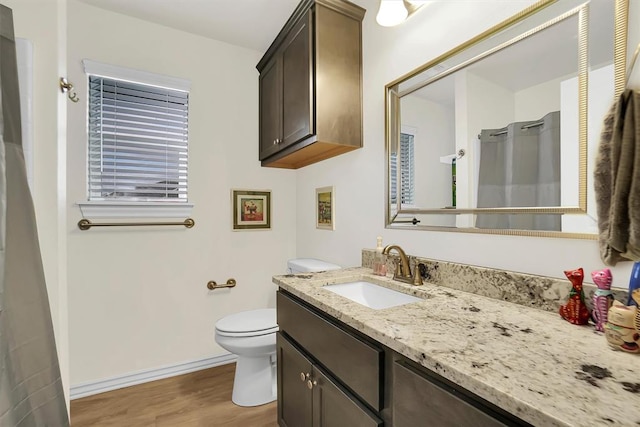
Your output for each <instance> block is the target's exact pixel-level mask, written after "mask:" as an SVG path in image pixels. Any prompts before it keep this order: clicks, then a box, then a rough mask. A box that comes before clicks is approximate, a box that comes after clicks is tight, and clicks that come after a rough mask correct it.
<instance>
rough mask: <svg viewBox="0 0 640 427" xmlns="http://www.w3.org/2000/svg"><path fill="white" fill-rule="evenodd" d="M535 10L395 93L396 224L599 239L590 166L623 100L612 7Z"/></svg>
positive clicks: (392, 166)
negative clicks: (618, 93)
mask: <svg viewBox="0 0 640 427" xmlns="http://www.w3.org/2000/svg"><path fill="white" fill-rule="evenodd" d="M549 3H552V4H551V6H547V5H548V4H549ZM542 6H547V7H544V8H543V7H542ZM569 6H570V7H569ZM530 11H531V12H536V13H529V14H528V15H526V19H523V20H520V21H518V22H516V24H515V25H511V26H506V27H505V26H504V25H503V26H500V25H499V26H497V27H496V28H497V30H495V31H494V33H493V34H492V35H491V36H490V37H488V38H484V39H481V40H479V41H476V42H474V43H473V44H471V46H470V47H466V48H464V45H463V48H458V49H454V50H453V51H452V52H450V53H448V54H445V55H443V57H441V58H439V59H437V60H435V61H432V63H429V64H427V65H426V66H425V67H423V68H421V69H419V70H418V71H416V72H414V73H410V74H409V76H408V77H406V78H401V79H399V80H398V81H396V82H393V83H391V84H389V85H388V86H387V125H388V126H387V139H388V147H387V149H388V154H389V158H388V161H389V170H388V174H389V175H388V176H389V183H388V185H389V188H388V194H389V206H388V211H387V212H388V221H387V222H388V223H391V222H392V220H395V221H394V224H393V226H400V227H416V226H415V224H414V223H413V222H403V223H402V224H399V223H398V222H399V221H406V220H407V219H408V220H410V221H413V219H414V218H415V219H416V221H419V224H420V225H419V226H418V228H420V227H425V226H426V227H427V228H431V227H444V229H446V230H462V231H475V232H483V231H484V232H496V231H495V230H505V232H506V233H508V234H517V233H514V232H513V231H512V230H527V231H542V232H553V233H555V234H559V233H556V232H562V234H563V235H568V237H587V238H593V237H592V236H590V235H589V234H588V233H595V232H596V230H597V224H596V219H595V214H594V212H595V206H594V205H595V204H594V203H593V194H592V191H587V188H589V189H592V188H593V185H588V184H590V183H588V182H587V180H588V179H589V180H590V177H589V178H588V177H587V168H588V163H592V162H593V158H594V157H595V151H596V150H595V149H596V148H597V141H598V138H599V133H600V132H599V128H600V126H601V123H602V117H604V114H605V113H606V109H607V108H608V107H609V105H610V103H611V101H612V99H613V93H614V55H613V48H614V28H613V27H614V22H616V21H615V19H614V7H613V3H612V2H610V1H609V0H591V1H590V2H587V3H584V4H581V2H577V1H572V0H567V1H563V2H554V1H544V2H540V3H539V4H537V5H534V7H532V8H531V9H530ZM586 28H588V31H584V29H586ZM617 42H620V43H622V42H623V41H617ZM624 42H625V43H626V41H624ZM587 61H588V62H587ZM623 66H624V64H623ZM587 81H588V86H587ZM587 103H588V104H589V108H588V109H587ZM587 111H588V113H589V116H588V117H587ZM587 125H588V127H587ZM588 147H590V148H588ZM460 154H463V155H460ZM590 168H591V166H589V170H591V169H590ZM506 230H508V231H506ZM553 233H552V234H553ZM569 233H571V234H576V233H578V234H580V236H575V235H569ZM585 233H587V234H586V235H585ZM524 234H527V233H524ZM543 234H544V233H543ZM547 235H549V234H548V233H547Z"/></svg>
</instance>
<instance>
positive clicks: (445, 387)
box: [277, 290, 530, 427]
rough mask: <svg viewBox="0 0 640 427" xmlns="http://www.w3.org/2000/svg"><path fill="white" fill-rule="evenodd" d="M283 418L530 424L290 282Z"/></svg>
mask: <svg viewBox="0 0 640 427" xmlns="http://www.w3.org/2000/svg"><path fill="white" fill-rule="evenodd" d="M277 310H278V325H279V326H280V332H279V333H278V338H277V349H278V350H277V351H278V354H277V358H278V423H279V425H280V426H281V427H294V426H296V427H297V426H305V427H306V426H313V427H318V426H323V427H326V426H330V427H332V426H340V427H342V426H358V427H360V426H362V427H369V426H371V427H374V426H382V425H385V426H388V427H391V426H393V427H416V426H438V427H448V426H451V427H465V426H469V427H471V426H473V427H497V426H530V425H529V424H527V423H526V422H524V421H522V420H521V419H519V418H517V417H516V416H514V415H512V414H510V413H508V412H506V411H504V410H503V409H501V408H498V407H497V406H495V405H494V404H492V403H490V402H488V401H486V400H484V399H482V398H480V397H479V396H476V395H474V394H473V393H471V392H469V391H468V390H465V389H464V388H462V387H460V386H458V385H457V384H454V383H452V382H451V381H449V380H447V379H446V378H443V377H442V376H440V375H438V374H436V373H435V372H433V371H431V370H429V369H427V368H425V367H424V366H421V365H419V364H417V363H415V362H413V361H411V360H409V359H407V358H406V357H404V356H402V355H401V354H399V353H397V352H395V351H393V350H391V349H390V348H388V347H385V346H383V345H382V344H380V343H379V342H377V341H373V340H370V339H367V337H366V336H364V335H363V334H362V333H361V332H359V331H356V330H355V329H353V328H350V327H349V326H347V325H345V324H344V323H342V322H340V321H338V320H337V319H335V318H333V317H331V316H329V315H327V314H326V313H324V312H321V311H320V310H318V309H317V308H315V307H313V306H311V305H310V304H308V303H306V302H304V301H302V300H301V299H299V298H297V297H295V296H293V295H291V294H289V293H287V292H283V291H282V290H281V291H279V292H278V295H277Z"/></svg>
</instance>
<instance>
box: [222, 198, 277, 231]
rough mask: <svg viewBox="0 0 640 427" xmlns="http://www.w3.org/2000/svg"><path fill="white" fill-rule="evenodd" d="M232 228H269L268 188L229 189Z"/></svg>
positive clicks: (238, 229) (269, 205) (235, 229)
mask: <svg viewBox="0 0 640 427" xmlns="http://www.w3.org/2000/svg"><path fill="white" fill-rule="evenodd" d="M231 206H232V210H233V212H232V214H233V230H234V231H240V230H270V229H271V191H270V190H237V189H232V190H231Z"/></svg>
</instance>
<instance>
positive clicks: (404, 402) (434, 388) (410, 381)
mask: <svg viewBox="0 0 640 427" xmlns="http://www.w3.org/2000/svg"><path fill="white" fill-rule="evenodd" d="M392 394H393V403H392V406H393V409H392V411H393V425H394V427H415V426H426V425H431V426H438V427H498V426H505V425H518V423H517V422H511V421H510V420H506V419H505V420H504V421H505V423H503V422H501V421H499V420H498V419H497V417H500V418H502V416H501V415H500V414H497V413H493V414H489V412H493V411H492V410H491V409H489V408H486V407H483V405H482V404H481V403H480V402H474V400H473V399H472V398H471V397H469V396H465V395H463V394H462V393H460V392H459V391H458V390H455V389H454V388H452V387H449V386H447V385H446V384H444V383H440V382H439V381H438V380H437V379H435V377H434V378H431V376H430V375H427V374H426V373H423V372H420V371H418V370H417V369H415V368H413V367H412V366H410V365H406V364H404V363H398V362H396V363H394V366H393V390H392Z"/></svg>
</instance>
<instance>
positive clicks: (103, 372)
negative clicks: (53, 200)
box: [67, 0, 339, 386]
mask: <svg viewBox="0 0 640 427" xmlns="http://www.w3.org/2000/svg"><path fill="white" fill-rule="evenodd" d="M68 20H69V34H68V38H69V45H68V67H69V77H70V80H71V81H72V82H74V83H76V86H77V88H78V96H79V97H80V99H81V101H80V102H79V103H78V104H74V105H72V106H70V107H69V141H68V144H69V156H68V195H69V220H68V224H67V227H68V233H69V323H70V358H71V384H72V386H74V385H78V384H82V383H86V382H90V381H96V380H100V379H105V378H111V377H114V376H118V375H122V374H126V373H130V372H136V371H140V370H144V369H152V368H157V367H161V366H165V365H172V364H176V363H181V362H187V361H193V360H197V359H204V358H207V357H211V356H216V355H221V354H224V353H225V351H224V350H223V349H222V348H220V347H218V346H217V345H216V344H215V342H214V340H213V334H214V324H215V322H216V321H217V320H218V319H219V318H221V317H223V316H225V315H227V314H230V313H232V312H237V311H240V310H248V309H253V308H260V307H267V306H271V307H273V306H274V305H275V286H274V285H273V284H272V283H271V276H272V275H273V274H279V273H282V272H284V271H285V267H286V260H287V259H289V258H292V257H293V256H294V255H295V233H296V228H295V227H296V211H295V174H296V172H295V171H289V170H281V169H271V168H261V167H260V163H259V162H258V140H257V138H258V73H257V71H256V70H255V64H256V63H257V62H258V60H259V59H260V56H261V55H260V53H258V52H255V51H251V50H247V49H243V48H239V47H234V46H231V45H228V44H224V43H220V42H216V41H212V40H209V39H205V38H202V37H198V36H194V35H190V34H187V33H183V32H180V31H175V30H172V29H169V28H166V27H162V26H159V25H155V24H151V23H147V22H143V21H140V20H137V19H133V18H128V17H125V16H122V15H118V14H114V13H111V12H107V11H105V10H102V9H98V8H95V7H92V6H88V5H86V4H84V3H79V2H78V1H76V0H69V15H68ZM84 58H88V59H92V60H96V61H100V62H106V63H111V64H115V65H120V66H125V67H129V68H135V69H139V70H144V71H149V72H155V73H160V74H164V75H170V76H175V77H180V78H186V79H190V80H191V82H192V86H191V96H190V123H189V144H190V153H189V184H190V188H189V199H190V201H192V202H194V203H195V208H194V211H193V218H194V219H195V221H196V226H195V228H193V229H191V230H186V229H185V228H178V227H175V228H169V227H167V228H149V227H147V228H138V229H131V228H128V229H125V228H111V229H107V230H105V229H92V230H90V231H79V230H78V228H77V226H76V223H77V221H78V220H79V219H80V218H81V214H80V210H79V209H78V207H77V206H75V205H74V203H75V202H77V201H82V200H86V178H85V176H86V161H85V155H86V144H87V142H86V126H85V122H86V117H85V114H86V99H87V94H86V77H85V75H84V73H83V69H82V66H81V60H82V59H84ZM231 188H249V189H271V190H272V202H273V212H272V230H270V231H248V232H233V231H231V206H230V199H231V197H230V189H231ZM338 194H339V193H338ZM230 277H233V278H235V279H236V280H237V282H238V285H237V286H236V287H235V288H234V289H232V290H217V291H213V292H209V291H207V289H206V283H207V281H208V280H216V281H217V282H218V283H224V282H225V281H226V280H227V279H228V278H230Z"/></svg>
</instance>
